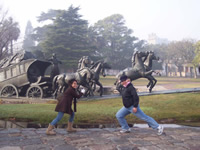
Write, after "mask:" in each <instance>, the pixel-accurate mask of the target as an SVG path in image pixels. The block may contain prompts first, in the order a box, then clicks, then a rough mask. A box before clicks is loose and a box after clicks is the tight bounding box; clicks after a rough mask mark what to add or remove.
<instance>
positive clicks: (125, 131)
mask: <svg viewBox="0 0 200 150" xmlns="http://www.w3.org/2000/svg"><path fill="white" fill-rule="evenodd" d="M119 132H120V133H130V132H131V128H129V129H122V130H120V131H119Z"/></svg>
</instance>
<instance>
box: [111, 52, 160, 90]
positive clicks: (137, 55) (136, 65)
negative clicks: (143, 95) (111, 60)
mask: <svg viewBox="0 0 200 150" xmlns="http://www.w3.org/2000/svg"><path fill="white" fill-rule="evenodd" d="M158 59H159V58H158V57H156V56H155V55H154V53H153V52H140V51H136V52H134V53H133V57H132V66H133V67H132V68H131V69H125V70H123V71H121V72H120V73H119V74H117V76H116V77H117V80H116V82H115V85H116V88H117V89H118V90H119V91H121V88H123V87H121V86H120V84H119V82H118V81H119V78H120V77H121V76H122V75H123V74H125V75H127V76H128V78H130V80H131V81H133V80H136V79H139V78H147V79H148V80H149V83H148V85H147V87H149V92H151V91H152V89H153V87H154V86H155V84H156V82H157V80H156V79H155V78H154V77H153V76H152V73H153V72H155V71H154V70H152V60H158Z"/></svg>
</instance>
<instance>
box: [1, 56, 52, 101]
mask: <svg viewBox="0 0 200 150" xmlns="http://www.w3.org/2000/svg"><path fill="white" fill-rule="evenodd" d="M50 65H51V63H50V62H48V61H41V60H37V59H27V60H23V61H21V62H19V63H16V64H13V65H10V66H8V67H6V68H1V69H0V97H13V98H18V97H19V96H27V97H28V98H43V97H48V96H51V94H52V82H51V79H50V77H46V76H45V71H46V70H47V68H48V67H49V66H50Z"/></svg>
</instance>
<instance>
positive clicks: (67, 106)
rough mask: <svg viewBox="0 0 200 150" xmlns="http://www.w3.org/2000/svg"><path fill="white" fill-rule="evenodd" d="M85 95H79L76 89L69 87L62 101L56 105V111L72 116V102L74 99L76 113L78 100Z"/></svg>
mask: <svg viewBox="0 0 200 150" xmlns="http://www.w3.org/2000/svg"><path fill="white" fill-rule="evenodd" d="M82 95H83V94H82V93H80V94H77V92H76V89H74V88H73V87H71V86H69V87H68V88H67V90H66V91H65V92H64V94H63V96H62V98H61V100H60V101H59V102H58V104H57V105H56V108H55V111H57V112H64V113H67V114H70V115H71V114H72V112H73V110H72V100H73V99H74V112H76V98H80V97H81V96H82Z"/></svg>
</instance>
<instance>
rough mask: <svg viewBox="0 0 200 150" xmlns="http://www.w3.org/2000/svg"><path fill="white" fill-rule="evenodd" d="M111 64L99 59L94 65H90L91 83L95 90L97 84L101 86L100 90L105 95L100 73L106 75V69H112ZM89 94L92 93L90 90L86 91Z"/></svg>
mask: <svg viewBox="0 0 200 150" xmlns="http://www.w3.org/2000/svg"><path fill="white" fill-rule="evenodd" d="M110 68H111V67H110V65H109V64H108V63H106V62H104V61H102V60H100V61H97V62H96V63H95V64H94V65H93V66H91V67H90V70H91V72H92V78H91V81H90V85H91V87H92V88H93V91H95V89H96V85H98V86H99V90H98V91H99V92H100V96H102V95H103V85H102V84H101V83H100V82H99V79H100V74H101V75H102V76H103V77H105V76H106V73H105V69H110ZM86 93H87V94H88V95H90V93H89V92H86Z"/></svg>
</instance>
